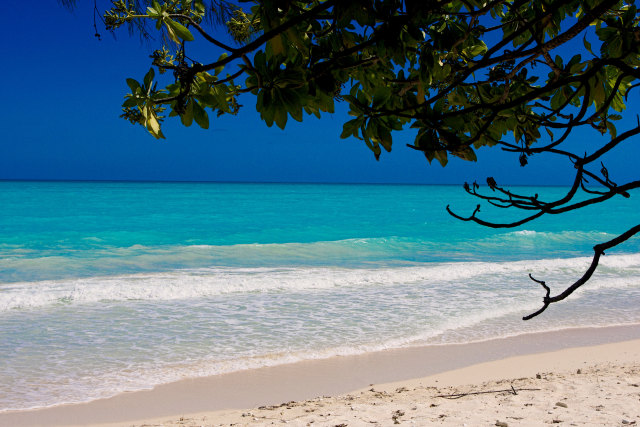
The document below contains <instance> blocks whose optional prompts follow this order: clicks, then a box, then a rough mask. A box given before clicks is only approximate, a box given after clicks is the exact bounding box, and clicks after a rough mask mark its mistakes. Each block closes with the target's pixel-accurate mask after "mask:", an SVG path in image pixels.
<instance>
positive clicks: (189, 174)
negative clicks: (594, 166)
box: [0, 0, 640, 184]
mask: <svg viewBox="0 0 640 427" xmlns="http://www.w3.org/2000/svg"><path fill="white" fill-rule="evenodd" d="M78 3H79V7H78V8H77V9H76V10H75V11H74V12H72V13H71V12H68V11H67V10H65V9H63V8H61V7H60V6H58V4H57V3H56V2H55V1H53V0H50V1H46V2H38V5H37V7H29V9H27V8H26V7H25V6H24V5H25V3H22V2H7V4H6V5H4V8H3V11H4V13H3V14H2V15H1V16H0V24H1V25H0V37H1V40H2V47H3V49H2V51H3V58H4V59H3V65H4V66H3V67H2V68H1V69H0V75H1V76H2V81H3V83H4V85H3V89H4V102H3V103H2V105H1V106H0V113H1V115H0V117H1V118H0V120H1V122H0V123H1V124H2V138H1V139H0V179H62V180H67V179H71V180H85V179H86V180H167V181H249V182H371V183H381V182H386V183H443V184H461V183H462V182H464V181H473V180H476V179H477V180H478V182H484V180H485V179H486V177H487V176H494V177H496V179H497V180H498V182H499V183H500V182H504V183H506V182H509V183H513V184H566V183H568V182H570V177H571V166H570V165H567V164H566V162H564V161H555V160H553V159H551V158H545V157H541V156H537V157H534V158H532V159H531V160H530V165H529V166H528V167H526V168H521V167H520V166H519V164H518V160H517V156H514V155H513V154H508V153H503V152H501V151H500V150H499V149H496V148H485V149H481V150H480V151H479V153H478V157H479V161H478V163H470V162H464V161H461V160H457V159H453V160H452V161H450V163H449V165H448V166H447V167H446V168H442V167H441V166H440V165H439V164H438V163H437V162H434V164H432V165H429V164H428V163H427V161H426V160H425V159H424V157H423V156H422V155H421V154H420V153H418V152H415V151H413V150H411V149H409V148H406V147H405V144H406V143H408V142H412V139H413V138H412V135H413V134H412V133H411V132H410V131H407V132H405V133H396V134H394V149H393V151H392V152H391V153H383V155H382V157H381V160H380V161H378V162H377V161H376V160H375V159H374V157H373V155H372V154H371V152H370V151H369V150H368V149H367V148H366V146H365V145H364V143H363V142H362V141H359V140H356V139H348V140H341V139H340V138H339V135H340V132H341V129H342V123H343V122H344V121H346V120H348V119H349V117H348V116H347V115H346V112H345V110H344V108H343V107H340V106H339V108H338V112H337V113H336V114H334V115H325V116H324V117H323V118H322V119H320V120H318V119H315V118H314V117H310V116H308V117H306V118H305V120H304V122H303V123H297V122H295V121H293V120H289V123H288V125H287V128H286V130H284V131H282V130H280V129H278V128H277V127H275V126H274V127H272V128H268V127H267V126H266V125H265V124H264V123H262V122H261V121H260V119H259V116H258V115H257V113H256V112H255V99H253V98H252V96H251V95H246V96H244V97H243V98H242V99H241V103H242V104H243V105H244V108H243V109H242V111H241V114H240V115H238V116H222V117H221V118H218V119H213V118H212V124H211V128H210V129H209V130H202V129H199V128H198V127H197V126H196V125H194V126H192V127H191V128H184V127H182V126H181V125H179V123H178V122H177V121H176V120H170V121H169V122H168V123H167V124H166V125H165V127H164V133H165V135H166V137H167V140H164V141H157V140H155V139H154V138H153V137H151V136H150V135H149V134H148V133H147V132H146V131H145V130H144V129H143V128H142V127H140V126H132V125H130V124H129V123H128V122H126V121H124V120H122V119H120V118H119V117H118V116H119V114H120V105H121V103H122V99H123V96H124V94H126V93H127V91H128V88H127V86H126V84H125V78H126V77H134V78H137V79H138V80H141V79H142V76H143V75H144V74H145V72H146V71H147V70H148V69H149V65H150V60H149V59H148V55H149V54H150V53H151V51H152V50H153V49H154V48H155V46H154V45H146V44H141V43H139V42H138V40H137V38H134V39H130V38H129V37H128V36H127V35H126V31H122V32H120V33H118V38H117V40H114V38H113V37H111V35H110V34H109V33H107V32H105V31H102V33H103V37H102V41H99V40H98V39H96V38H95V37H94V36H93V34H94V30H93V14H92V2H89V1H79V2H78ZM29 4H31V3H29ZM218 54H219V53H218V52H215V53H214V54H212V55H211V56H212V58H217V56H218ZM629 113H631V114H629ZM627 114H628V115H629V116H630V117H631V116H632V117H633V119H634V120H635V111H634V109H633V106H632V108H631V111H628V113H627ZM620 129H626V127H621V128H620ZM590 138H592V134H589V135H579V134H578V135H576V138H575V139H576V140H578V141H579V142H580V143H584V142H585V141H587V142H588V141H589V139H590ZM632 142H633V141H630V142H628V145H629V147H630V149H629V150H627V151H626V152H625V154H624V155H619V156H614V158H613V159H612V166H609V168H610V170H611V171H612V172H613V171H614V170H615V171H617V172H619V174H618V175H616V174H615V173H612V176H613V177H614V179H615V178H616V176H618V177H619V178H621V179H622V178H624V177H627V175H628V176H629V177H631V176H633V172H634V171H635V168H636V166H635V159H637V158H638V154H640V149H639V148H638V147H637V145H638V144H633V143H632ZM630 151H631V155H630V154H629V153H630Z"/></svg>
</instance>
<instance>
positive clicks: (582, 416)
mask: <svg viewBox="0 0 640 427" xmlns="http://www.w3.org/2000/svg"><path fill="white" fill-rule="evenodd" d="M639 338H640V326H639V325H635V326H627V327H613V328H595V329H588V328H586V329H575V330H569V331H559V332H552V333H545V334H528V335H522V336H519V337H512V338H506V339H501V340H492V341H487V342H481V343H472V344H463V345H447V346H429V347H419V348H412V349H401V350H392V351H386V352H378V353H370V354H367V355H360V356H347V357H336V358H332V359H327V360H318V361H307V362H301V363H296V364H291V365H283V366H276V367H271V368H262V369H257V370H252V371H244V372H238V373H235V374H228V375H220V376H216V377H211V378H200V379H193V380H185V381H180V382H178V383H174V384H167V385H164V386H159V387H156V388H155V389H154V390H151V391H143V392H134V393H125V394H122V395H119V396H116V397H114V398H111V399H103V400H99V401H95V402H90V403H87V404H77V405H63V406H58V407H54V408H48V409H43V410H36V411H23V412H13V413H3V414H0V426H7V427H9V426H11V427H18V426H37V425H41V426H53V425H93V426H98V425H101V426H107V425H108V426H214V425H272V424H273V425H281V424H285V423H286V424H288V425H296V426H297V425H300V426H306V425H310V426H314V425H320V426H340V425H348V426H364V425H367V426H370V425H394V424H396V423H401V424H405V425H427V426H429V425H458V426H462V425H468V426H477V425H487V426H488V425H498V426H500V425H509V426H514V425H542V424H545V423H550V424H560V425H579V426H582V425H607V426H609V425H634V423H635V424H636V425H637V424H640V387H639V386H640V339H639ZM621 340H626V341H621ZM615 341H621V342H615ZM469 365H471V366H469ZM462 366H466V367H463V368H460V367H462ZM456 368H460V369H456ZM397 380H399V381H397ZM372 382H375V383H376V384H375V385H374V384H371V385H369V383H372ZM353 390H357V391H353ZM514 391H515V392H514ZM479 392H481V393H479ZM485 392H489V393H485ZM473 393H479V394H473ZM452 394H462V396H449V397H446V395H452ZM317 396H325V397H317ZM326 396H334V397H326ZM454 397H455V398H454ZM305 399H308V400H305ZM252 407H253V408H254V409H247V408H252ZM224 408H237V409H233V410H231V409H224ZM242 408H244V409H242ZM503 423H504V424H503Z"/></svg>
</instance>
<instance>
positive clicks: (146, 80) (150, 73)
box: [144, 68, 155, 93]
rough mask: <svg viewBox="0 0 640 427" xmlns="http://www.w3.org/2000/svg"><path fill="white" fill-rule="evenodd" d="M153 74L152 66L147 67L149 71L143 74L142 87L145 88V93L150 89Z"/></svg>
mask: <svg viewBox="0 0 640 427" xmlns="http://www.w3.org/2000/svg"><path fill="white" fill-rule="evenodd" d="M154 76H155V72H154V71H153V68H149V71H148V72H147V74H145V76H144V87H146V88H147V93H149V91H150V89H151V83H152V82H153V77H154Z"/></svg>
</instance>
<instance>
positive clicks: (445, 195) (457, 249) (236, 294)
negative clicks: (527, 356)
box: [0, 182, 640, 410]
mask: <svg viewBox="0 0 640 427" xmlns="http://www.w3.org/2000/svg"><path fill="white" fill-rule="evenodd" d="M518 190H519V191H521V192H529V193H531V194H533V193H538V194H539V197H540V198H541V199H543V200H546V199H551V198H554V197H559V196H561V195H562V194H563V192H565V191H566V188H560V187H539V188H518ZM447 204H450V205H451V207H452V208H453V209H454V210H456V211H457V212H459V213H460V214H464V215H468V214H470V213H471V211H472V210H473V208H474V207H475V205H476V204H477V200H475V199H473V198H471V197H470V196H468V195H466V194H465V192H464V191H463V189H462V188H461V187H460V186H455V187H454V186H402V185H315V184H218V183H110V182H104V183H99V182H0V410H10V409H25V408H33V407H42V406H51V405H57V404H61V403H68V402H83V401H88V400H92V399H97V398H102V397H108V396H113V395H115V394H118V393H120V392H123V391H131V390H140V389H148V388H151V387H153V386H154V385H157V384H161V383H166V382H170V381H175V380H178V379H181V378H187V377H196V376H203V375H215V374H218V373H224V372H231V371H236V370H241V369H250V368H255V367H259V366H267V365H275V364H281V363H288V362H293V361H298V360H304V359H311V358H324V357H331V356H336V355H345V354H356V353H363V352H370V351H375V350H381V349H387V348H397V347H406V346H415V345H429V344H442V343H454V342H469V341H476V340H485V339H490V338H495V337H504V336H509V335H516V334H520V333H525V332H533V331H547V330H557V329H563V328H570V327H576V326H606V325H614V324H615V325H617V324H630V323H638V322H640V303H639V302H640V239H637V238H634V239H632V240H630V241H629V242H627V243H626V244H625V245H623V246H621V247H619V248H617V249H616V250H612V251H610V252H609V253H608V254H607V255H606V256H605V257H604V258H603V260H602V262H601V266H600V268H599V269H598V271H597V273H596V274H595V276H594V278H593V279H592V280H591V281H590V282H589V283H588V284H587V285H585V286H584V287H583V289H582V290H580V291H578V292H576V294H575V295H574V296H572V297H571V298H570V300H568V301H566V302H563V303H560V304H556V305H553V306H552V307H550V308H549V309H548V310H547V312H545V313H544V314H543V315H542V316H540V317H538V318H536V319H534V320H531V321H528V322H523V321H522V320H521V317H522V316H523V315H525V314H528V313H529V312H532V311H534V310H536V309H537V308H538V307H539V305H540V301H541V298H542V295H543V292H542V289H541V288H540V287H539V286H538V285H537V284H535V283H533V282H532V281H531V280H529V278H528V277H527V275H528V274H529V273H532V274H533V275H534V276H535V277H537V278H539V279H542V280H545V281H546V282H547V283H548V284H549V285H550V286H551V287H552V289H555V290H558V289H560V288H561V287H562V286H566V285H567V284H569V283H571V282H572V281H573V280H575V279H576V278H578V277H579V276H580V275H581V274H582V272H583V271H584V270H585V269H586V268H587V266H588V265H589V262H590V256H591V254H592V250H591V248H592V246H593V245H594V244H596V243H600V242H603V241H606V240H609V239H611V238H613V237H614V236H615V235H616V233H620V232H622V231H624V230H626V229H627V228H628V227H630V226H633V225H635V224H637V223H638V221H640V215H639V212H640V194H632V197H631V198H630V199H623V198H620V199H615V200H611V201H610V202H608V203H606V204H600V205H596V206H592V207H590V208H587V209H584V210H582V211H579V212H576V213H571V214H565V215H560V216H555V217H550V218H542V219H540V220H538V221H535V222H532V223H529V224H526V225H524V226H522V227H520V228H517V229H501V230H494V229H488V228H484V227H481V226H479V225H476V224H473V223H465V222H461V221H458V220H456V219H454V218H452V217H451V216H449V215H448V214H447V213H446V211H445V206H446V205H447ZM517 214H521V212H516V213H509V212H506V211H504V210H499V209H496V208H494V209H491V208H489V207H485V206H484V205H483V208H482V210H481V215H483V217H484V218H486V219H494V220H498V221H504V220H506V219H509V218H516V217H517Z"/></svg>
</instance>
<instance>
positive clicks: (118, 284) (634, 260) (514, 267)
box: [0, 254, 640, 311]
mask: <svg viewBox="0 0 640 427" xmlns="http://www.w3.org/2000/svg"><path fill="white" fill-rule="evenodd" d="M590 262H591V258H589V257H577V258H566V259H561V258H560V259H543V260H525V261H511V262H455V263H429V264H419V265H412V266H394V267H381V268H342V267H275V268H272V267H257V268H244V267H209V268H199V269H179V270H174V271H170V272H156V273H136V274H125V275H115V276H98V277H88V278H75V279H61V280H43V281H30V282H17V283H8V284H0V311H6V310H12V309H19V308H35V307H43V306H50V305H56V304H67V305H68V304H89V303H97V302H101V301H129V300H144V301H171V300H180V299H195V298H203V297H213V296H218V295H224V294H232V293H256V292H282V291H293V292H306V291H311V290H318V289H329V288H345V287H370V286H396V285H407V284H416V283H421V284H425V285H429V287H430V288H431V289H433V290H434V292H435V291H439V290H444V291H446V290H447V288H449V291H448V292H451V286H452V285H457V286H459V287H460V289H462V288H464V289H467V288H468V289H470V290H473V291H475V292H478V291H486V290H493V291H504V290H507V289H509V288H510V287H513V283H514V281H515V282H522V280H524V279H526V277H527V275H528V274H529V273H533V274H534V276H536V277H540V278H544V279H545V280H548V281H553V280H555V281H557V282H560V283H563V282H564V283H566V282H567V281H568V280H571V279H575V278H577V277H579V276H580V275H581V274H582V273H583V272H584V270H585V269H586V268H587V267H588V265H589V263H590ZM638 277H640V254H629V255H609V256H607V257H605V258H603V259H602V261H601V262H600V266H599V268H598V271H597V274H596V278H599V279H602V280H600V281H598V280H596V279H594V280H592V282H597V283H596V284H594V285H592V286H590V288H592V289H595V288H597V286H607V287H616V286H626V285H625V284H629V283H632V282H631V281H630V280H629V279H630V278H638ZM526 280H528V279H526ZM460 289H459V290H460Z"/></svg>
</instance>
